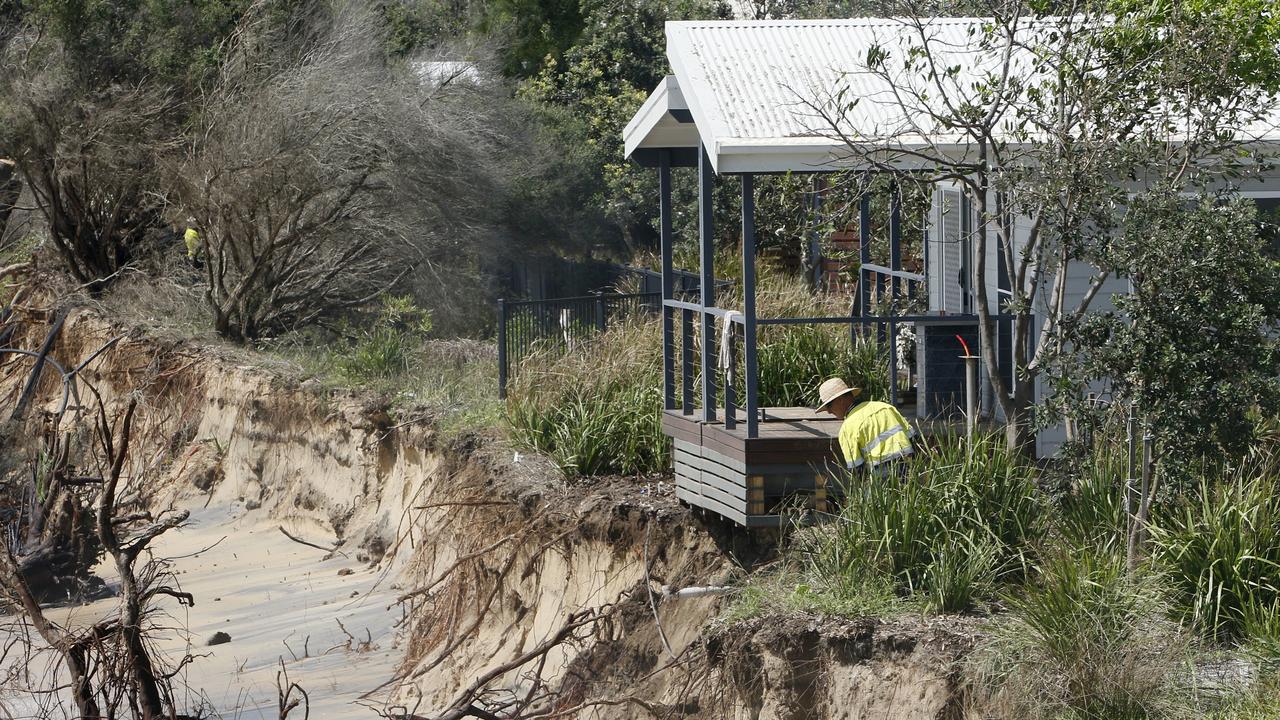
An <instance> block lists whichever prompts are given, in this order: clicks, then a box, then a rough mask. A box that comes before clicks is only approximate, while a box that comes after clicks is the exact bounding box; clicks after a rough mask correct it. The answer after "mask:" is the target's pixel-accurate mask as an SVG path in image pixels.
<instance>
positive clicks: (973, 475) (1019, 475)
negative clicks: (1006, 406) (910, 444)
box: [799, 436, 1044, 611]
mask: <svg viewBox="0 0 1280 720" xmlns="http://www.w3.org/2000/svg"><path fill="white" fill-rule="evenodd" d="M843 493H844V494H845V498H846V500H845V502H844V507H843V509H842V510H841V512H840V514H839V516H838V517H837V518H836V519H835V520H834V522H831V523H829V524H828V525H827V526H826V527H824V528H821V529H819V531H817V532H815V533H813V534H812V536H810V537H809V538H808V539H807V540H805V541H804V544H803V545H802V546H801V547H800V548H799V549H800V552H801V553H802V554H803V555H804V556H805V557H807V558H808V562H809V564H810V566H811V569H812V571H813V572H814V573H815V574H816V575H818V576H823V577H834V578H849V579H852V580H855V581H857V580H859V579H863V578H867V577H869V576H881V577H886V578H889V579H890V580H891V581H892V583H893V584H894V586H895V587H896V588H897V590H898V591H899V592H900V593H903V594H907V595H920V596H922V597H923V598H925V599H927V601H928V603H929V604H930V605H931V606H932V607H933V608H935V609H937V610H942V611H959V610H964V609H967V608H969V607H971V606H973V605H974V604H975V603H976V602H977V601H978V600H979V599H981V598H982V597H984V596H987V595H988V594H989V593H990V592H991V591H992V590H993V589H994V588H995V587H996V586H997V584H998V583H1001V582H1010V581H1014V580H1017V579H1019V578H1021V577H1023V576H1024V575H1025V574H1026V571H1027V568H1028V565H1029V562H1030V550H1029V548H1031V547H1032V546H1033V545H1034V544H1035V542H1036V541H1037V540H1038V539H1039V538H1040V537H1041V536H1042V535H1043V532H1044V520H1043V511H1042V503H1041V500H1040V498H1039V497H1038V495H1037V492H1036V471H1035V468H1034V467H1033V466H1031V465H1029V464H1027V463H1026V462H1025V461H1024V460H1022V459H1021V458H1019V457H1018V456H1016V455H1014V454H1011V453H1009V452H1008V451H1007V450H1006V449H1005V445H1004V443H1003V442H1002V441H1001V440H1000V439H999V438H997V437H995V436H989V437H982V438H979V439H978V440H976V441H975V444H974V448H973V449H972V451H969V450H966V449H965V448H964V445H963V442H962V441H961V440H960V439H959V438H955V437H950V438H944V439H943V440H942V442H940V443H939V444H938V445H936V446H923V447H919V448H918V450H917V453H916V455H914V456H913V457H912V460H911V462H910V463H908V465H907V467H906V468H905V476H903V477H899V476H897V475H896V474H895V475H889V476H884V477H881V476H877V475H875V474H857V473H855V474H853V475H852V476H851V477H850V478H849V480H848V483H847V486H846V487H845V488H843Z"/></svg>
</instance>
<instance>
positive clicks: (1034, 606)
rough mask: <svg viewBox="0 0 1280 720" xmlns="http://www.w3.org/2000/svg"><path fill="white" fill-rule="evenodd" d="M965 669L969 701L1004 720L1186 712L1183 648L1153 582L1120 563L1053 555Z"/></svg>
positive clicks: (1091, 719)
mask: <svg viewBox="0 0 1280 720" xmlns="http://www.w3.org/2000/svg"><path fill="white" fill-rule="evenodd" d="M1005 603H1006V605H1007V606H1008V608H1009V612H1008V614H1007V615H1005V616H1004V617H1002V618H1001V619H1000V620H998V621H997V622H996V624H995V625H994V627H993V629H992V637H991V639H990V641H989V642H988V643H987V644H985V645H984V646H983V648H982V649H981V650H980V651H979V652H978V653H977V655H976V656H975V658H974V659H973V660H972V668H971V671H972V673H971V683H972V687H971V694H970V697H971V701H972V702H974V703H975V705H976V706H977V707H979V708H981V709H982V711H983V717H993V718H1009V719H1010V720H1015V719H1016V720H1050V719H1052V720H1077V719H1078V720H1145V719H1147V718H1163V717H1177V716H1179V710H1180V709H1181V708H1183V707H1184V706H1185V703H1186V698H1185V697H1184V696H1183V694H1182V693H1183V688H1185V687H1186V685H1187V680H1188V677H1187V675H1188V672H1187V670H1188V668H1187V665H1186V662H1187V659H1188V657H1189V655H1188V650H1189V645H1188V643H1187V641H1186V638H1185V637H1184V635H1183V634H1182V633H1181V632H1180V630H1179V628H1178V626H1177V625H1176V624H1175V623H1172V622H1170V621H1169V620H1168V619H1167V606H1166V604H1165V601H1164V592H1163V589H1162V587H1161V585H1160V580H1159V578H1157V577H1156V576H1154V575H1151V574H1149V573H1145V574H1144V573H1130V572H1128V571H1127V570H1126V568H1125V563H1124V557H1123V555H1122V554H1120V553H1112V552H1087V551H1080V552H1076V551H1066V550H1059V551H1055V552H1053V553H1051V554H1049V555H1048V557H1046V558H1045V559H1044V561H1043V563H1042V565H1041V567H1040V568H1039V574H1038V578H1037V580H1036V582H1034V583H1032V584H1030V585H1028V586H1025V587H1023V588H1020V589H1019V590H1018V591H1017V592H1009V593H1007V594H1006V595H1005Z"/></svg>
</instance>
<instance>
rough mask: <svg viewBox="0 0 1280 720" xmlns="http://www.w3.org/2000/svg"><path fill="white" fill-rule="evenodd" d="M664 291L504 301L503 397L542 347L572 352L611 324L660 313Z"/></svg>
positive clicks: (500, 390)
mask: <svg viewBox="0 0 1280 720" xmlns="http://www.w3.org/2000/svg"><path fill="white" fill-rule="evenodd" d="M661 307H662V293H660V292H652V293H648V292H646V293H628V294H620V293H597V294H595V295H583V296H580V297H570V298H555V299H550V300H518V301H514V302H512V301H506V300H499V301H498V396H499V397H503V398H505V397H506V396H507V381H508V380H509V379H510V377H511V373H512V371H513V370H514V369H515V368H517V367H519V365H520V361H522V360H524V359H525V358H526V357H528V356H529V354H530V353H532V352H534V351H536V350H539V349H551V350H561V351H569V350H572V349H573V348H574V346H575V345H578V344H579V343H582V342H584V341H585V340H587V339H588V338H590V337H591V336H592V335H595V334H596V333H600V332H604V331H605V330H606V329H608V328H609V326H610V325H611V324H616V323H617V322H619V321H621V320H622V319H623V318H626V317H630V316H634V315H636V314H638V313H656V312H658V310H659V309H660V308H661Z"/></svg>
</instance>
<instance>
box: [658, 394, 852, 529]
mask: <svg viewBox="0 0 1280 720" xmlns="http://www.w3.org/2000/svg"><path fill="white" fill-rule="evenodd" d="M662 428H663V431H664V432H666V434H667V435H669V436H671V438H672V440H673V441H674V444H675V452H674V466H675V468H674V470H675V479H676V494H677V495H678V496H679V497H680V499H681V500H684V501H685V502H687V503H689V504H691V505H694V506H696V507H700V508H704V509H706V510H709V511H711V512H714V513H716V514H718V515H721V516H723V517H726V518H729V519H730V520H733V521H734V522H736V523H738V524H739V525H742V526H744V527H778V526H780V525H782V524H783V523H785V522H787V521H788V519H793V520H794V519H795V518H796V517H797V516H799V517H801V518H803V517H804V516H807V515H809V514H811V513H812V512H813V511H815V510H816V511H819V512H824V511H826V510H827V509H828V508H827V501H828V495H827V493H828V491H829V490H833V489H834V487H833V483H831V482H830V481H831V480H833V479H834V478H835V477H836V475H837V473H839V472H842V470H841V468H843V466H844V462H843V460H842V459H841V456H840V449H839V447H838V445H837V443H836V435H837V433H838V432H839V431H840V421H839V420H838V419H836V418H834V417H832V416H831V415H828V414H825V413H822V414H819V413H815V412H814V411H813V410H811V409H808V408H766V409H765V411H764V420H763V421H762V422H761V423H760V432H759V437H755V438H748V437H747V430H746V423H745V418H742V417H741V416H740V417H739V423H738V425H737V427H735V428H734V429H732V430H730V429H726V428H725V426H724V422H723V420H721V421H719V422H705V423H704V422H702V421H701V420H699V419H698V416H697V415H685V414H683V413H682V412H681V411H679V410H668V411H667V412H666V413H665V414H664V416H663V419H662Z"/></svg>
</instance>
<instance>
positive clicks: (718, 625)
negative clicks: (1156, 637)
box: [0, 310, 971, 718]
mask: <svg viewBox="0 0 1280 720" xmlns="http://www.w3.org/2000/svg"><path fill="white" fill-rule="evenodd" d="M25 320H26V323H25V325H24V327H23V331H22V333H20V334H19V336H18V338H17V339H16V340H15V341H14V342H15V343H16V344H21V345H23V346H26V347H35V346H37V345H38V344H39V342H40V341H41V340H42V339H43V337H44V334H45V331H46V329H47V325H46V323H47V320H48V315H47V314H41V313H30V314H29V315H28V316H27V317H26V318H25ZM122 334H123V335H126V337H124V338H123V339H120V340H118V341H117V343H116V345H115V346H114V347H113V348H111V349H110V350H109V351H108V352H105V353H103V354H102V356H101V357H99V358H98V359H97V360H95V361H94V362H93V363H91V364H90V365H89V366H88V367H87V368H86V369H85V371H84V373H85V378H84V379H85V380H86V381H87V382H90V383H93V384H94V385H95V386H96V387H98V389H99V390H100V391H101V392H102V394H103V397H104V398H105V399H106V400H107V403H108V406H119V404H120V403H121V401H122V399H123V398H124V397H126V396H130V395H131V396H133V397H137V398H139V400H140V405H139V408H140V409H139V413H140V415H139V433H138V443H137V444H136V446H135V451H134V453H133V454H132V457H131V459H130V462H131V469H130V474H129V476H130V478H131V482H132V485H131V492H135V493H137V496H138V497H139V498H140V502H142V503H144V504H146V505H148V506H150V507H153V508H159V507H177V508H190V509H193V510H194V511H195V512H194V513H193V521H194V524H193V526H192V527H191V528H189V529H186V530H179V531H177V533H175V537H177V536H179V535H181V534H182V533H184V532H186V533H188V537H187V538H186V540H184V541H181V542H179V541H172V540H166V542H165V544H162V545H161V546H159V547H158V549H157V551H158V552H169V553H172V555H174V556H180V557H179V559H177V560H175V567H176V568H177V569H178V572H179V573H181V575H180V577H183V578H185V580H184V582H186V583H189V584H190V585H191V586H192V587H195V588H199V589H200V590H201V592H200V593H199V596H198V597H197V598H196V601H197V606H196V609H194V610H192V612H191V613H189V614H188V615H187V618H186V623H187V625H188V629H187V630H186V631H184V632H177V633H175V634H174V635H172V637H170V638H169V639H167V640H164V641H161V642H160V644H161V645H162V646H164V647H166V648H167V650H168V651H169V652H171V653H182V652H190V651H191V650H192V649H193V648H194V647H196V646H197V645H199V646H200V647H199V650H200V652H199V653H195V654H196V655H197V657H195V658H194V660H193V661H192V664H191V665H190V666H189V669H188V671H187V673H186V674H185V677H186V681H187V682H188V683H189V684H191V686H192V687H193V691H194V693H195V694H196V695H199V696H201V697H204V698H206V699H207V702H208V704H209V705H211V706H213V707H214V709H216V710H217V711H219V712H221V713H223V714H224V715H236V714H237V713H238V716H240V717H272V716H273V715H271V713H272V712H273V710H274V709H273V708H272V707H271V706H270V703H268V702H257V701H255V702H254V703H247V702H244V701H243V698H245V697H249V696H251V697H254V698H260V697H262V696H264V694H267V692H268V689H270V684H271V683H272V682H273V680H274V673H275V671H276V670H278V667H277V666H278V665H279V663H280V662H283V663H284V666H285V667H286V668H287V669H289V670H290V672H291V677H292V679H293V680H294V681H298V682H300V683H303V684H305V683H308V682H312V683H315V686H313V687H309V688H308V690H309V691H310V692H311V694H312V696H313V698H314V699H315V700H316V701H317V702H318V703H320V704H322V705H323V706H324V708H325V712H324V717H348V716H349V717H369V716H372V715H371V713H373V712H379V713H382V714H384V715H388V716H391V717H402V716H404V717H407V716H417V717H424V718H433V717H438V716H440V715H442V714H443V713H444V712H445V711H446V710H447V709H448V708H450V707H455V708H456V707H458V704H459V703H464V704H465V703H470V702H472V701H473V700H478V699H480V698H483V699H484V700H485V702H491V703H492V702H499V703H501V702H506V703H508V711H510V709H512V708H519V707H522V703H527V704H528V706H529V707H535V706H536V707H538V708H540V710H541V711H543V712H549V713H559V714H560V715H561V716H578V717H600V718H625V717H637V718H639V717H655V716H656V717H705V718H720V717H732V718H810V717H831V718H870V717H877V718H908V717H910V718H945V717H953V716H956V715H957V714H958V713H959V695H960V693H959V692H958V684H959V680H958V675H957V672H958V671H957V667H958V663H959V659H960V658H962V657H963V655H964V654H965V653H966V652H967V650H968V648H969V647H970V646H971V640H970V639H969V633H968V631H967V630H966V629H965V628H964V627H962V626H961V625H963V623H961V624H960V625H956V624H954V623H953V624H950V625H949V624H947V623H945V622H942V621H937V622H933V623H932V624H931V623H926V622H923V621H912V622H883V621H878V620H872V619H864V620H844V619H832V618H822V617H816V616H803V615H800V616H769V617H762V618H757V619H754V620H748V621H743V622H740V623H736V624H733V625H726V624H724V623H722V622H720V621H718V620H717V618H718V617H719V616H720V615H721V614H722V603H723V602H724V596H723V595H704V596H701V597H694V598H683V599H677V598H675V597H672V596H670V595H669V594H667V593H664V588H666V590H668V591H670V590H672V589H679V588H684V587H690V586H729V585H733V584H734V583H735V582H738V581H740V580H741V578H742V577H744V576H745V574H746V573H748V572H750V571H751V570H752V569H753V568H754V567H755V566H756V565H757V564H758V563H759V562H760V561H761V560H763V559H767V558H768V557H769V553H770V543H771V542H772V538H769V537H766V536H759V535H755V536H753V535H749V534H746V533H744V532H742V531H739V530H736V529H734V528H731V527H728V526H725V525H723V524H721V523H719V522H717V521H711V520H705V519H703V518H701V517H699V516H697V515H695V514H693V513H692V512H690V511H689V510H688V509H687V508H684V507H682V506H681V505H679V504H678V503H677V502H676V500H675V498H674V497H673V496H672V494H671V493H670V492H669V490H670V489H669V487H668V485H667V483H665V482H663V480H662V479H661V478H641V479H635V478H625V479H622V478H617V479H610V480H602V481H598V482H591V483H573V482H569V481H567V480H566V479H565V478H564V477H563V476H562V474H561V473H560V472H559V471H558V470H556V469H555V467H554V466H552V465H551V464H550V463H548V462H547V461H545V460H544V459H541V458H539V457H537V456H535V455H529V454H525V453H518V452H516V451H515V450H514V449H513V448H511V447H509V446H508V445H506V444H505V442H504V441H503V440H502V439H501V438H500V436H499V434H498V433H496V432H480V433H475V434H469V435H461V436H459V435H452V436H449V437H445V436H444V435H442V434H441V433H440V432H439V431H438V430H437V427H438V426H437V424H436V423H435V422H434V421H433V417H432V414H431V412H430V411H429V410H428V409H423V408H416V409H415V408H393V407H392V406H391V405H390V404H389V403H387V402H386V401H385V400H380V399H378V398H369V397H366V396H363V395H361V394H359V393H354V392H335V391H330V390H326V389H324V388H322V387H321V386H320V385H319V384H318V383H315V382H310V383H308V382H300V381H298V380H297V379H294V378H292V377H291V376H290V374H289V373H288V372H286V371H284V370H282V369H281V368H279V367H276V368H274V369H273V368H271V367H264V364H263V363H262V362H254V360H255V358H254V357H253V356H252V355H251V354H249V353H247V352H245V351H241V350H234V349H229V348H218V347H205V346H198V345H195V344H188V343H175V342H159V341H156V340H154V339H149V338H145V337H134V336H128V333H125V332H123V331H122V330H121V329H120V328H117V327H115V326H113V325H112V324H111V323H109V322H106V321H104V320H103V319H101V318H100V317H99V316H97V315H95V314H94V313H93V312H91V311H87V310H77V311H75V312H73V313H71V315H70V316H69V318H68V320H67V322H66V326H65V327H64V329H63V331H62V333H61V336H60V338H59V340H58V342H57V344H56V345H55V348H54V352H53V357H54V358H55V359H57V360H58V362H59V363H60V364H61V365H62V366H64V367H75V366H76V365H78V364H80V363H81V362H83V361H84V360H85V359H87V358H88V357H89V356H90V355H91V354H92V353H94V352H95V351H96V350H98V348H100V347H101V346H102V345H103V344H104V343H105V342H107V341H108V340H110V339H112V338H115V337H118V336H120V335H122ZM24 368H29V363H28V364H25V365H24V364H19V363H17V362H14V361H9V362H7V363H6V364H5V366H3V367H0V370H3V373H4V374H3V379H2V380H0V383H2V384H0V392H2V393H4V395H5V396H6V397H9V398H12V397H16V394H17V393H18V391H19V388H20V386H21V384H22V382H23V380H24V379H25V377H24V376H25V370H24ZM40 391H41V395H40V401H41V403H43V407H44V409H46V410H48V409H51V408H53V407H55V406H56V404H57V403H58V402H59V400H60V396H61V390H60V385H59V384H58V383H57V381H56V377H54V375H53V374H50V375H49V376H48V377H46V378H45V379H44V380H43V382H42V384H41V386H40ZM282 530H283V531H286V532H287V535H286V534H285V532H282ZM219 538H225V539H223V540H219ZM268 538H269V539H268ZM206 541H207V543H206ZM215 541H216V542H217V543H218V544H217V545H215V546H214V547H205V545H206V544H208V543H214V542H215ZM298 541H306V542H307V543H310V544H311V545H315V546H319V549H316V548H315V547H311V546H309V545H304V544H302V543H300V542H298ZM219 548H220V549H219ZM286 548H287V549H288V550H287V551H286ZM329 548H332V550H328V549H329ZM268 555H270V556H271V557H270V558H268ZM277 575H278V576H280V577H281V578H282V579H281V580H280V581H279V582H277V583H274V584H273V583H270V582H269V581H268V577H274V576H277ZM106 579H107V581H108V585H110V582H111V580H110V578H106ZM351 593H354V595H352V594H351ZM210 594H215V596H214V597H206V596H207V595H210ZM344 594H345V597H343V595H344ZM238 596H239V597H240V598H241V600H239V601H238V600H236V598H237V597H238ZM340 599H341V600H342V601H341V602H339V600H340ZM99 602H104V601H99ZM246 602H247V603H249V605H248V607H246V606H245V603H246ZM208 604H212V605H213V606H214V608H215V610H213V611H209V610H206V608H208V607H209V605H208ZM67 612H68V615H69V616H70V615H75V614H77V613H91V612H92V606H84V609H81V610H76V609H74V608H72V609H68V611H67ZM206 613H208V614H206ZM224 616H225V617H224ZM175 617H178V620H179V621H180V622H177V623H175V625H179V626H180V625H182V622H181V620H182V618H181V617H180V616H176V615H175ZM352 618H356V619H354V620H353V619H352ZM575 618H576V619H577V620H579V621H582V624H581V625H580V626H578V627H576V628H573V629H572V630H571V631H569V632H568V633H567V634H566V626H567V625H570V624H572V623H573V622H574V620H575ZM344 619H346V620H350V622H345V621H344ZM340 622H341V624H340ZM218 623H222V625H223V626H226V627H221V626H218ZM352 623H357V625H356V626H353V625H352ZM321 626H323V627H325V628H328V629H326V630H323V631H320V630H312V631H308V630H307V628H312V627H321ZM215 630H223V631H225V632H226V633H227V634H229V635H230V637H231V642H229V643H225V644H220V645H217V646H215V647H212V648H206V647H203V642H204V640H205V636H206V635H210V634H212V632H214V631H215ZM308 632H311V633H313V634H315V637H311V638H310V639H309V640H308V638H309V637H310V635H308V634H307V633H308ZM321 635H323V637H321ZM557 638H559V641H558V642H556V641H555V640H557ZM249 639H252V642H249ZM299 643H303V644H304V645H305V646H304V647H302V648H300V647H299ZM205 656H208V657H207V658H206V657H205ZM343 657H347V658H349V659H350V660H351V662H352V663H355V662H356V661H357V659H358V660H359V663H360V666H361V667H363V668H364V671H363V672H362V673H354V672H353V673H350V674H344V673H342V672H341V670H340V669H339V668H340V667H341V660H340V658H343ZM202 658H204V659H202ZM210 658H211V659H210ZM229 658H231V659H233V660H234V661H233V660H231V659H229ZM202 662H203V663H205V665H204V667H206V668H208V670H207V671H202V669H201V668H202V665H201V663H202ZM335 663H336V664H335ZM353 667H354V665H353ZM312 670H314V672H313V671H312ZM375 674H377V675H379V676H378V677H377V678H376V679H375V678H374V677H373V675H375ZM10 690H11V691H12V690H13V689H12V688H11V689H10ZM237 697H239V698H241V701H240V702H239V706H238V707H237V706H235V705H236V702H237V701H236V700H235V699H236V698H237ZM268 697H269V695H268ZM326 698H327V699H326ZM539 703H540V704H539Z"/></svg>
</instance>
